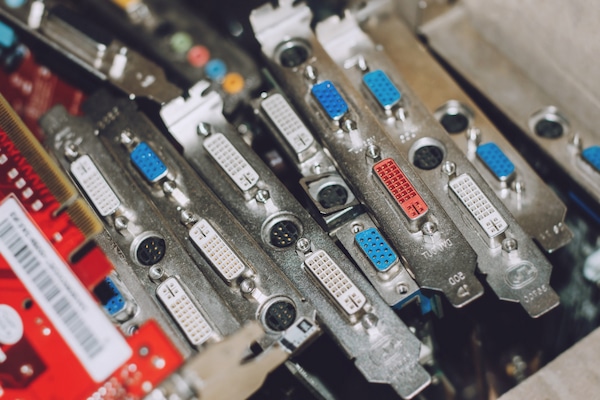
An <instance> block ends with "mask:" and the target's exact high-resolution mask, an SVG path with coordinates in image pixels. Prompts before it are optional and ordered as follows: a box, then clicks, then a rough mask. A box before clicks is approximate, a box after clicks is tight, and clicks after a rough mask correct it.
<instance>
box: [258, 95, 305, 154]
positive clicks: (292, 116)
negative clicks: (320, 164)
mask: <svg viewBox="0 0 600 400" xmlns="http://www.w3.org/2000/svg"><path fill="white" fill-rule="evenodd" d="M260 106H261V107H262V109H263V110H264V111H265V112H266V113H267V115H268V116H269V118H270V119H271V121H272V122H273V124H275V126H276V127H277V129H278V130H279V132H281V134H282V135H283V137H284V138H285V140H286V141H287V142H288V143H289V145H290V146H292V149H294V151H295V152H296V154H300V153H302V152H303V151H305V150H306V149H308V148H309V147H310V146H311V145H312V144H313V142H314V139H313V137H312V135H311V133H310V131H309V130H308V128H307V127H306V125H304V123H303V122H302V120H301V119H300V117H298V114H296V113H295V112H294V110H293V109H292V107H291V106H290V105H289V104H288V102H287V101H286V100H285V99H284V98H283V96H282V95H280V94H279V93H275V94H274V95H272V96H269V97H267V98H266V99H264V100H263V101H262V103H260Z"/></svg>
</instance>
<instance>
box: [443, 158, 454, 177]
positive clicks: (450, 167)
mask: <svg viewBox="0 0 600 400" xmlns="http://www.w3.org/2000/svg"><path fill="white" fill-rule="evenodd" d="M442 172H443V173H445V174H446V175H448V176H452V175H454V174H455V173H456V164H454V163H453V162H452V161H446V162H444V164H443V165H442Z"/></svg>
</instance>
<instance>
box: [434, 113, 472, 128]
mask: <svg viewBox="0 0 600 400" xmlns="http://www.w3.org/2000/svg"><path fill="white" fill-rule="evenodd" d="M440 123H441V124H442V126H443V127H444V129H445V130H446V132H448V133H460V132H463V131H464V130H465V129H467V127H468V126H469V118H467V116H466V115H464V114H461V113H456V114H449V113H445V114H444V115H443V116H442V118H441V119H440Z"/></svg>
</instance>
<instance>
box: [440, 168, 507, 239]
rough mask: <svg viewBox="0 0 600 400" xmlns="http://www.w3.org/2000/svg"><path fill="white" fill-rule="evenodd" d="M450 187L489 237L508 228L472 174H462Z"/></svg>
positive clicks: (453, 180) (452, 181) (451, 182)
mask: <svg viewBox="0 0 600 400" xmlns="http://www.w3.org/2000/svg"><path fill="white" fill-rule="evenodd" d="M450 189H452V191H453V192H454V194H456V196H457V197H458V198H459V199H460V201H461V202H462V203H463V204H464V206H465V207H467V210H469V212H470V213H471V215H472V216H473V217H474V218H475V219H476V220H477V222H478V223H479V225H480V226H481V227H482V228H483V230H484V231H485V233H486V234H487V235H488V237H490V238H493V237H495V236H498V235H499V234H501V233H502V232H504V231H505V230H506V228H508V224H507V223H506V221H505V220H504V218H502V215H500V213H499V212H498V210H496V207H494V205H493V204H492V202H491V201H490V199H488V198H487V197H486V195H485V194H483V192H482V191H481V189H480V188H479V186H477V184H476V183H475V181H474V180H473V178H471V176H469V175H467V174H462V175H460V176H457V177H456V178H454V179H452V180H451V181H450Z"/></svg>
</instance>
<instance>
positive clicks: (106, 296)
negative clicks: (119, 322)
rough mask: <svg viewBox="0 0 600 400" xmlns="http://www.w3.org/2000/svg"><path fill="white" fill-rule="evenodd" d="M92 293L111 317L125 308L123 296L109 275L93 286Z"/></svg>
mask: <svg viewBox="0 0 600 400" xmlns="http://www.w3.org/2000/svg"><path fill="white" fill-rule="evenodd" d="M94 294H95V295H96V297H97V298H98V300H100V303H101V304H102V307H104V309H105V310H106V312H108V315H110V316H111V317H112V316H114V315H116V314H118V313H119V312H120V311H122V310H123V309H124V308H125V304H126V303H125V298H124V297H123V295H122V294H121V291H120V290H119V289H118V288H117V286H116V285H115V284H114V282H113V281H112V279H110V278H109V277H106V278H104V280H103V281H102V282H100V283H99V284H98V285H97V286H96V287H95V288H94Z"/></svg>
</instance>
